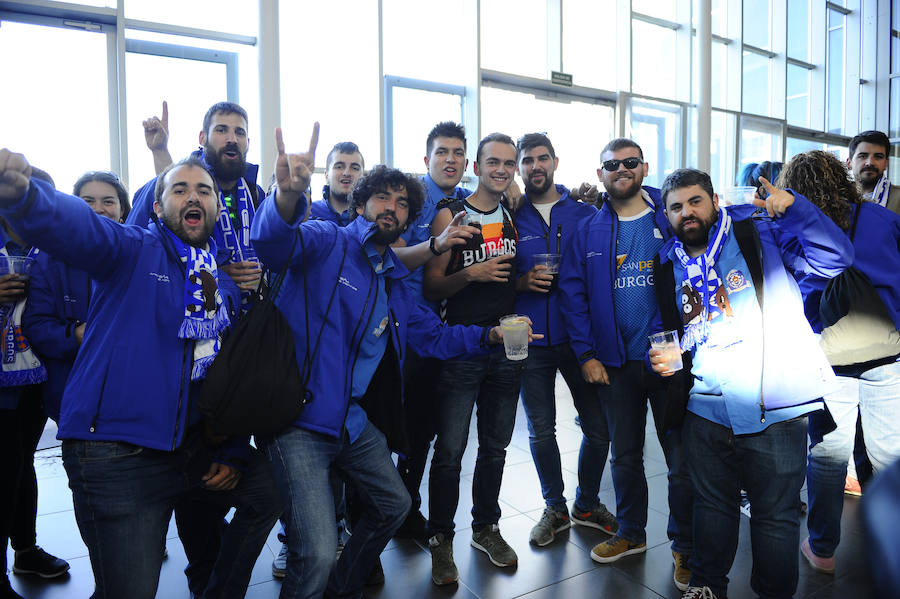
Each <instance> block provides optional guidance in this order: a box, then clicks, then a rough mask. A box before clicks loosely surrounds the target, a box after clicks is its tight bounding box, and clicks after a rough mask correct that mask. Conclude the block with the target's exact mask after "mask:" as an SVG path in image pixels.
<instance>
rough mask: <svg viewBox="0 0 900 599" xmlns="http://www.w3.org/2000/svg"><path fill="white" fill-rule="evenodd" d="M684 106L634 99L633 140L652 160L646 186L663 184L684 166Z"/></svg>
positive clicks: (649, 159)
mask: <svg viewBox="0 0 900 599" xmlns="http://www.w3.org/2000/svg"><path fill="white" fill-rule="evenodd" d="M682 135H683V132H682V119H681V107H680V106H677V105H673V104H663V103H662V102H649V101H644V100H633V101H632V103H631V122H630V134H629V135H628V136H629V137H630V138H631V139H633V140H634V141H636V142H637V143H638V145H640V146H641V149H642V150H643V152H644V159H645V160H646V161H647V162H649V163H650V172H649V174H648V175H647V177H646V178H645V179H644V182H645V184H646V185H651V186H653V187H659V186H660V184H661V183H662V182H663V180H664V179H665V178H666V175H668V174H669V173H671V172H672V171H674V170H675V169H676V168H678V167H679V166H681V139H682Z"/></svg>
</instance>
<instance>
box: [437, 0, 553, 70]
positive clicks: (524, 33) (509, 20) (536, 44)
mask: <svg viewBox="0 0 900 599" xmlns="http://www.w3.org/2000/svg"><path fill="white" fill-rule="evenodd" d="M432 34H433V32H432ZM442 39H443V43H445V44H449V43H450V42H451V41H452V40H453V36H452V35H447V36H444V37H443V38H442ZM481 66H482V67H483V68H485V69H491V70H494V71H503V72H505V73H513V74H516V75H525V76H528V77H535V78H537V79H547V78H549V76H550V73H548V72H547V0H491V1H490V2H482V3H481ZM430 79H434V77H430Z"/></svg>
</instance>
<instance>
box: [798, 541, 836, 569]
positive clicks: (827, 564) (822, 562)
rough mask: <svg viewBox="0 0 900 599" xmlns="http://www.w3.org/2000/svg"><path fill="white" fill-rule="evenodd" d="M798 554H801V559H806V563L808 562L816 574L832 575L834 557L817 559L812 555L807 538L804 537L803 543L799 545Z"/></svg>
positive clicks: (817, 557) (816, 556)
mask: <svg viewBox="0 0 900 599" xmlns="http://www.w3.org/2000/svg"><path fill="white" fill-rule="evenodd" d="M800 553H802V554H803V557H805V558H806V561H808V562H809V565H810V566H812V569H813V570H815V571H816V572H822V573H824V574H834V557H819V556H818V555H816V554H815V553H813V550H812V547H810V546H809V537H806V539H804V540H803V543H801V544H800Z"/></svg>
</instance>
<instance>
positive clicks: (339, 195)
mask: <svg viewBox="0 0 900 599" xmlns="http://www.w3.org/2000/svg"><path fill="white" fill-rule="evenodd" d="M328 195H330V196H331V197H333V198H334V199H335V200H337V201H338V202H341V203H344V202H346V201H347V198H349V197H350V194H349V193H340V192H338V191H334V188H332V187H329V189H328Z"/></svg>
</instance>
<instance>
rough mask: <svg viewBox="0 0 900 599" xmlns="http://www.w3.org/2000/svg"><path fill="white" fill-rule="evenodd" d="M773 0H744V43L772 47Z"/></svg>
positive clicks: (766, 47)
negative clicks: (771, 10) (771, 12)
mask: <svg viewBox="0 0 900 599" xmlns="http://www.w3.org/2000/svg"><path fill="white" fill-rule="evenodd" d="M771 5H772V0H744V43H745V44H750V45H751V46H756V47H757V48H764V49H766V50H768V49H770V46H771V45H772V36H771V30H772V28H771V26H770V25H769V23H770V22H771V15H770V8H771Z"/></svg>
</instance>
